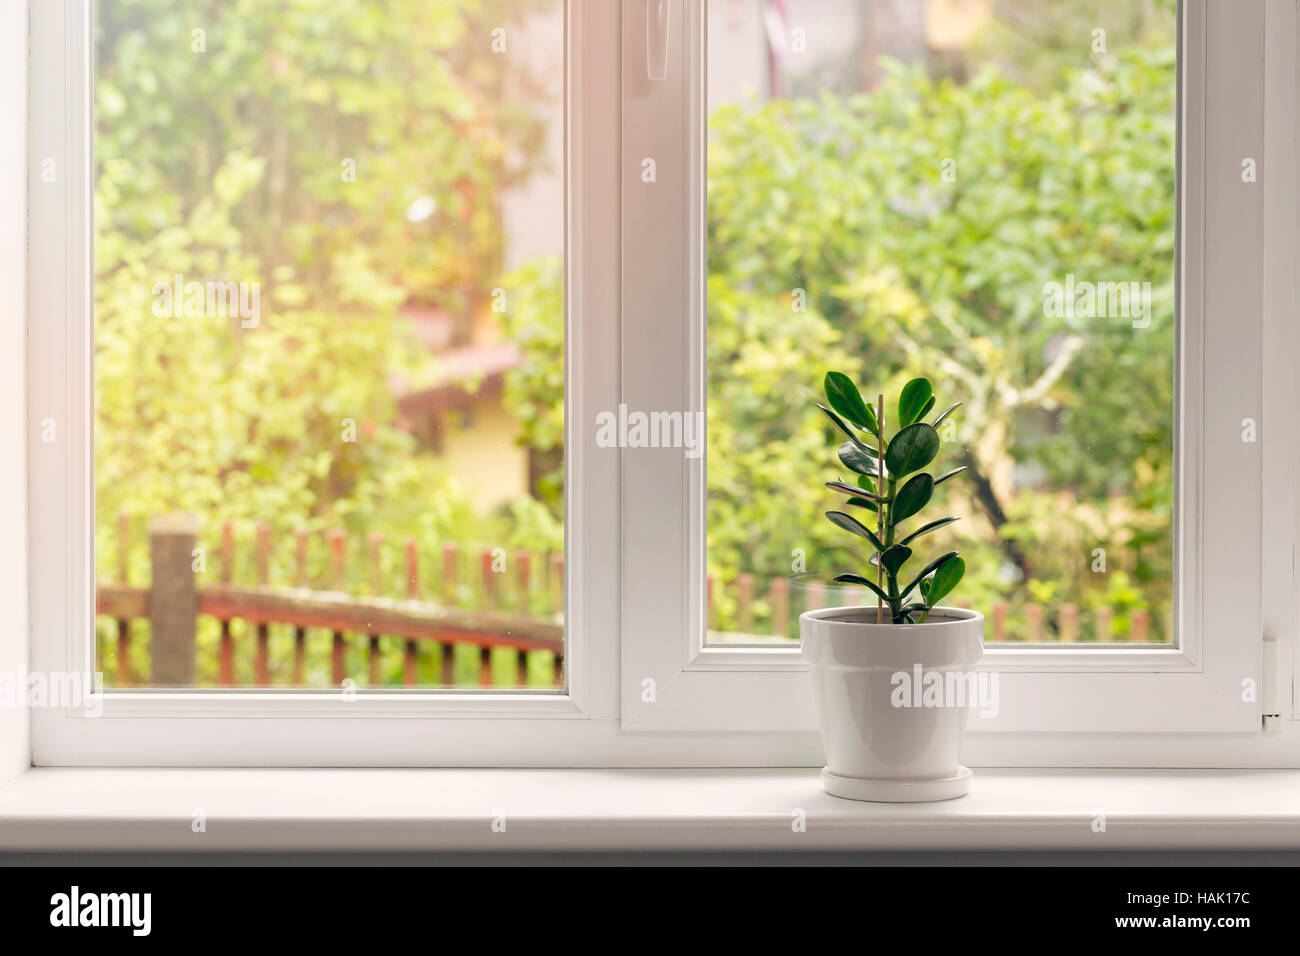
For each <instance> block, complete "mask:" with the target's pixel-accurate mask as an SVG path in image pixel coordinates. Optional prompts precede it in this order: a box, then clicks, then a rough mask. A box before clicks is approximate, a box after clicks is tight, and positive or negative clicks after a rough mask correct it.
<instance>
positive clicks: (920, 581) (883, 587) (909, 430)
mask: <svg viewBox="0 0 1300 956" xmlns="http://www.w3.org/2000/svg"><path fill="white" fill-rule="evenodd" d="M825 390H826V398H827V400H829V401H830V402H831V404H832V405H834V406H835V407H836V409H837V410H840V411H844V410H845V409H849V410H855V409H865V408H866V402H865V401H864V400H863V398H862V395H861V393H860V392H859V391H858V387H857V386H856V385H855V384H854V383H853V380H852V379H851V378H849V377H848V376H847V375H845V374H844V373H842V372H827V373H826V380H825ZM933 406H934V388H933V387H932V386H931V384H930V382H929V380H928V379H924V378H914V379H912V380H911V381H910V382H908V383H907V384H906V385H904V386H903V390H902V392H901V394H900V395H899V399H898V410H899V419H898V420H899V421H900V422H902V423H903V425H904V427H903V428H899V429H897V430H896V431H895V432H894V435H893V437H892V438H891V437H888V436H887V434H886V432H887V428H888V425H887V424H886V426H885V428H882V427H881V426H880V423H879V422H878V420H877V419H876V418H875V416H871V418H870V419H868V417H867V416H866V415H861V416H859V417H860V418H861V422H862V424H861V425H860V426H859V427H861V428H863V430H864V431H865V432H866V433H867V435H868V436H869V437H872V438H874V439H875V442H876V444H877V446H878V447H879V448H881V449H883V458H884V465H885V470H884V473H883V474H881V473H880V472H879V471H877V472H875V474H876V475H877V476H878V479H877V480H878V481H879V487H880V490H881V493H880V494H879V495H878V496H875V497H873V499H872V500H873V501H874V502H875V503H876V506H877V508H876V529H875V531H874V532H873V531H872V530H871V529H869V528H867V527H866V526H865V525H863V524H862V523H861V522H859V521H858V520H857V519H855V518H852V517H850V516H849V515H847V514H844V513H843V512H841V511H828V512H826V517H827V518H829V519H830V522H831V524H833V525H835V526H836V527H838V528H842V529H844V530H845V531H848V532H850V533H852V534H856V535H857V536H858V537H860V538H864V539H865V540H866V541H867V542H868V543H869V544H870V545H871V547H872V549H873V551H874V553H873V555H872V557H871V560H870V562H869V563H870V564H873V565H875V566H876V568H877V575H878V576H877V578H876V580H875V581H874V582H873V581H872V580H870V578H868V577H865V576H863V575H861V574H855V573H852V572H848V573H845V574H841V575H839V576H837V577H836V578H835V580H836V581H838V582H840V583H842V584H857V585H861V586H865V587H867V588H869V589H870V590H871V591H872V592H874V593H875V594H876V595H877V596H878V597H879V599H880V601H881V602H882V603H883V604H886V605H888V606H889V613H890V620H891V621H892V622H893V623H894V624H910V623H917V622H923V621H924V620H925V619H926V617H927V616H929V613H930V611H931V610H932V609H933V607H934V606H935V605H936V604H937V603H938V601H939V600H940V599H941V598H943V597H945V596H946V595H947V594H949V593H950V592H951V591H952V589H953V588H955V587H956V586H957V582H959V581H960V580H961V577H962V575H963V574H964V573H965V571H966V565H965V563H964V562H962V561H961V559H960V558H958V557H957V552H956V551H949V552H948V553H947V554H944V555H942V556H941V557H939V558H936V559H935V560H934V561H931V562H930V563H929V564H928V565H926V566H925V568H924V569H923V570H922V571H921V572H920V573H919V574H917V575H916V577H915V578H913V579H912V581H911V583H910V584H908V585H907V586H906V587H899V583H898V581H899V575H900V573H901V572H902V570H903V566H904V565H906V564H907V562H908V561H909V560H910V559H911V557H912V554H913V551H912V549H911V548H909V547H908V546H907V544H906V542H907V541H913V540H915V539H916V538H918V537H919V536H920V535H921V534H923V533H924V532H926V531H929V530H934V529H936V528H938V527H942V526H943V525H945V524H950V523H951V522H953V521H956V520H957V519H956V518H955V517H948V518H941V519H939V520H938V521H932V522H930V523H929V524H926V525H923V526H922V527H920V528H918V529H916V530H915V531H914V532H913V533H912V534H910V535H908V536H907V537H906V539H905V540H903V541H898V542H897V543H895V538H896V537H897V536H898V535H899V534H900V533H901V529H900V527H899V522H902V521H906V520H907V519H908V518H911V517H912V516H913V515H915V514H917V513H918V512H919V511H920V510H921V509H922V508H924V507H925V506H926V505H927V504H929V503H930V498H931V496H933V494H934V476H932V475H929V474H927V473H925V472H921V473H920V474H917V475H913V476H912V477H911V478H909V479H908V480H907V481H906V482H904V483H903V485H902V486H901V487H899V484H898V483H899V481H901V480H902V479H903V477H905V476H906V475H908V474H911V473H912V472H915V471H917V470H918V469H921V468H924V467H925V466H926V465H928V464H929V463H930V462H931V461H933V460H934V457H935V455H936V454H938V451H939V433H938V432H936V431H935V430H934V427H933V426H932V425H929V424H926V423H925V422H919V421H917V420H916V419H917V418H918V417H919V416H920V415H921V414H923V413H924V412H926V411H928V410H929V409H931V408H932V407H933ZM846 414H848V413H846ZM857 420H858V419H857V418H855V419H854V421H855V423H856V422H857ZM868 420H870V422H871V426H870V427H868V426H867V424H866V422H867V421H868ZM845 447H846V446H841V447H840V459H841V461H843V458H844V448H845ZM847 447H848V448H850V449H852V450H854V451H856V450H857V449H856V446H854V445H852V444H850V445H848V446H847ZM826 486H827V487H828V488H830V489H832V490H833V491H839V492H840V493H841V494H844V493H848V494H849V495H850V496H855V495H860V494H861V492H860V491H858V489H856V488H854V487H853V486H851V485H845V484H843V483H842V482H827V483H826ZM918 586H920V589H921V591H920V593H921V598H922V600H921V601H920V602H918V603H914V604H908V603H907V598H908V595H910V594H911V593H912V591H913V590H914V589H915V588H916V587H918Z"/></svg>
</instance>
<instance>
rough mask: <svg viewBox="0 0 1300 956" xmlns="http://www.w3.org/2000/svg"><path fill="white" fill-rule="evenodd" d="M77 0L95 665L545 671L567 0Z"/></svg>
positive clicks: (380, 676)
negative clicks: (90, 162)
mask: <svg viewBox="0 0 1300 956" xmlns="http://www.w3.org/2000/svg"><path fill="white" fill-rule="evenodd" d="M95 11H96V21H95V24H94V47H95V75H94V80H93V112H94V123H93V133H94V142H93V150H94V190H95V192H94V200H95V213H96V214H95V217H94V224H95V241H94V336H93V347H94V359H93V360H94V371H95V382H94V386H95V387H94V403H95V421H94V435H95V450H94V451H95V460H94V475H95V486H94V493H95V516H96V529H95V530H96V539H95V549H94V551H95V580H96V582H97V586H96V600H97V608H96V612H97V620H98V627H97V629H96V630H97V641H96V664H95V669H96V670H98V671H101V672H103V673H104V676H105V682H106V683H107V684H108V686H110V687H118V688H121V687H132V686H136V685H143V686H148V687H166V686H193V687H255V686H256V687H311V688H339V687H345V686H346V687H349V688H355V687H367V688H388V687H430V686H432V687H452V688H454V687H466V686H468V687H474V688H477V687H479V686H480V685H482V686H483V687H485V688H490V689H494V690H496V689H501V688H529V689H539V688H540V689H551V688H555V687H559V688H563V687H564V680H563V624H562V621H563V609H564V603H563V601H564V580H563V576H564V527H563V437H564V436H563V428H564V417H563V416H564V408H563V403H564V393H563V372H562V366H563V357H564V351H563V348H564V329H563V325H564V293H563V262H562V256H563V252H564V217H563V196H564V190H563V178H562V177H563V162H564V151H563V130H564V109H563V88H564V83H563V81H564V72H563V67H564V33H563V3H562V2H560V0H549V2H545V0H542V2H525V3H514V4H506V5H495V6H494V5H479V6H477V7H476V6H473V5H470V6H466V7H464V8H456V7H453V6H448V7H446V8H443V7H439V6H437V5H433V6H431V5H429V4H426V3H399V4H396V5H383V6H381V5H376V4H358V5H352V6H349V7H341V8H337V9H330V8H327V7H326V6H323V5H320V4H316V3H297V2H291V0H277V2H272V3H260V4H256V5H246V4H244V5H241V4H235V5H223V4H209V5H206V7H205V6H204V5H198V6H193V7H188V8H187V7H186V6H185V5H177V4H174V3H171V2H169V0H150V2H126V0H99V2H98V3H97V4H95ZM479 39H481V40H482V42H477V41H478V40H479ZM145 293H147V295H146V294H145ZM530 450H531V451H533V452H534V453H536V454H537V455H538V456H544V457H545V459H546V470H544V471H540V472H539V473H536V474H535V473H534V472H533V471H532V469H531V468H530V460H529V452H530ZM385 624H387V625H388V627H387V629H385V627H384V625H385Z"/></svg>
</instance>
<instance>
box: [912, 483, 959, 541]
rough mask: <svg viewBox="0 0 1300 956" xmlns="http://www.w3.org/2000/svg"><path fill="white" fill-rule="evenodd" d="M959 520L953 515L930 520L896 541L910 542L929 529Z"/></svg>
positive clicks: (936, 528)
mask: <svg viewBox="0 0 1300 956" xmlns="http://www.w3.org/2000/svg"><path fill="white" fill-rule="evenodd" d="M938 483H939V482H937V481H936V482H935V484H936V485H937V484H938ZM960 520H961V519H960V518H958V517H955V516H954V517H951V518H940V519H939V520H938V521H931V522H930V523H929V524H923V525H921V527H919V528H917V529H916V530H915V531H913V532H912V533H911V534H909V535H908V536H907V537H906V538H904V539H903V540H902V541H900V542H898V543H899V544H911V543H912V542H913V541H915V540H916V539H917V538H919V537H921V535H923V534H929V533H930V532H931V531H938V530H939V529H940V528H942V527H943V526H944V525H946V524H952V523H953V522H954V521H960Z"/></svg>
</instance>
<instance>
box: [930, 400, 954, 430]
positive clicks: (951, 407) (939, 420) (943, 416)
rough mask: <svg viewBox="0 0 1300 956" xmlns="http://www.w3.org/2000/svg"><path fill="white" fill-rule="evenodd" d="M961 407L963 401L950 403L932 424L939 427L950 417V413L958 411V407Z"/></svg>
mask: <svg viewBox="0 0 1300 956" xmlns="http://www.w3.org/2000/svg"><path fill="white" fill-rule="evenodd" d="M959 408H961V402H953V403H952V404H951V405H949V406H948V407H947V408H945V409H944V410H943V411H941V412H940V413H939V417H938V418H936V419H935V420H934V421H933V422H932V423H931V424H932V425H933V426H934V427H935V428H938V427H939V426H940V425H942V424H943V423H944V420H945V419H947V417H948V416H949V415H951V414H952V413H953V412H955V411H956V410H957V409H959Z"/></svg>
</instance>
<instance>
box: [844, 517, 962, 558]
mask: <svg viewBox="0 0 1300 956" xmlns="http://www.w3.org/2000/svg"><path fill="white" fill-rule="evenodd" d="M826 517H827V518H829V519H830V521H831V524H833V525H835V526H836V527H837V528H843V529H844V530H845V531H848V532H850V533H852V534H856V535H857V536H858V537H859V538H866V539H867V540H868V541H870V542H871V546H872V547H873V548H875V549H876V550H877V551H884V550H885V546H884V545H883V544H881V543H880V539H879V538H877V537H876V533H875V532H874V531H872V530H871V529H870V528H868V527H867V526H866V525H864V524H863V523H862V522H861V521H859V520H858V519H857V518H854V517H852V516H850V515H846V514H845V513H844V512H843V511H828V512H826ZM955 553H956V552H954V554H955Z"/></svg>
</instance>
